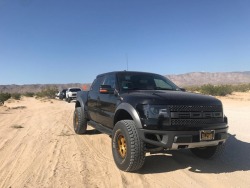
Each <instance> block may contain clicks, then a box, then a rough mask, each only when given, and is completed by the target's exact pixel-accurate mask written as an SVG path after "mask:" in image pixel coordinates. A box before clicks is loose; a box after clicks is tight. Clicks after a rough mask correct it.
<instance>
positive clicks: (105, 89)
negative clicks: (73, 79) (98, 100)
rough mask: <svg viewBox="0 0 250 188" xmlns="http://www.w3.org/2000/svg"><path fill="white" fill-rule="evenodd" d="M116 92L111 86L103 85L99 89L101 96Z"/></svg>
mask: <svg viewBox="0 0 250 188" xmlns="http://www.w3.org/2000/svg"><path fill="white" fill-rule="evenodd" d="M114 91H115V90H114V89H113V88H112V87H111V85H101V86H100V89H99V92H100V93H101V94H114Z"/></svg>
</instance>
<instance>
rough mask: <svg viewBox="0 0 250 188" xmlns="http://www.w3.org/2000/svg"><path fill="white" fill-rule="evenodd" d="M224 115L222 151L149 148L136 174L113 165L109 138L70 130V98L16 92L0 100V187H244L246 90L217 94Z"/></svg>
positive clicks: (248, 143)
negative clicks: (214, 154)
mask: <svg viewBox="0 0 250 188" xmlns="http://www.w3.org/2000/svg"><path fill="white" fill-rule="evenodd" d="M220 99H221V100H222V102H223V105H224V112H225V114H226V115H227V116H228V119H229V126H230V129H229V133H230V137H229V139H228V141H227V143H226V146H225V152H224V153H223V154H222V155H221V156H220V157H218V158H216V159H211V160H203V159H199V158H197V157H195V156H194V155H192V153H191V152H189V151H188V150H178V151H169V152H167V153H164V154H156V155H150V154H147V158H146V162H145V165H144V167H143V168H142V169H141V170H140V171H138V172H136V173H127V172H122V171H120V170H118V169H117V167H116V166H115V163H114V161H113V157H112V152H111V139H110V137H109V136H108V135H105V134H102V133H99V132H97V131H95V130H94V129H92V128H91V127H88V132H87V134H86V135H76V134H75V133H74V131H73V125H72V116H73V111H74V103H73V102H72V103H70V104H69V103H66V102H65V101H59V100H38V99H35V98H22V99H21V100H20V101H14V100H12V101H7V102H6V103H5V106H2V107H0V187H3V188H5V187H6V188H9V187H12V188H17V187H18V188H19V187H32V188H34V187H36V188H37V187H56V188H58V187H63V188H64V187H73V188H75V187H81V188H82V187H90V188H91V187H115V188H117V187H136V188H139V187H147V188H148V187H194V188H196V187H216V188H217V187H249V186H250V93H249V92H248V93H243V94H242V93H234V94H233V95H230V96H228V97H220Z"/></svg>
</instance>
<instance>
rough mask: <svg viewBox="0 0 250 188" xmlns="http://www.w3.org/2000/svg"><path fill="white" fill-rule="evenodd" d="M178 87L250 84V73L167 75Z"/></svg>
mask: <svg viewBox="0 0 250 188" xmlns="http://www.w3.org/2000/svg"><path fill="white" fill-rule="evenodd" d="M166 77H167V78H169V79H170V80H172V81H173V82H174V83H175V84H177V85H178V86H200V85H204V84H213V85H221V84H242V83H250V71H246V72H216V73H210V72H192V73H186V74H179V75H167V76H166Z"/></svg>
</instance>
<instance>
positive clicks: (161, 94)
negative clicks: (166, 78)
mask: <svg viewBox="0 0 250 188" xmlns="http://www.w3.org/2000/svg"><path fill="white" fill-rule="evenodd" d="M121 97H122V99H123V102H129V103H130V104H134V105H137V104H139V103H140V104H166V105H221V102H220V100H218V99H216V98H214V97H212V96H207V95H201V94H196V93H190V92H183V91H162V90H159V91H158V90H157V91H155V90H154V91H153V90H150V91H145V90H144V91H131V92H128V93H123V94H122V95H121Z"/></svg>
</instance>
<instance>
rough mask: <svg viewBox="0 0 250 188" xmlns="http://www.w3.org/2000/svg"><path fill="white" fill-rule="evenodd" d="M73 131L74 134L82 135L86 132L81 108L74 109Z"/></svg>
mask: <svg viewBox="0 0 250 188" xmlns="http://www.w3.org/2000/svg"><path fill="white" fill-rule="evenodd" d="M73 125H74V131H75V133H76V134H84V133H86V130H87V119H86V113H85V112H83V110H82V108H81V107H77V108H75V111H74V118H73Z"/></svg>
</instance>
